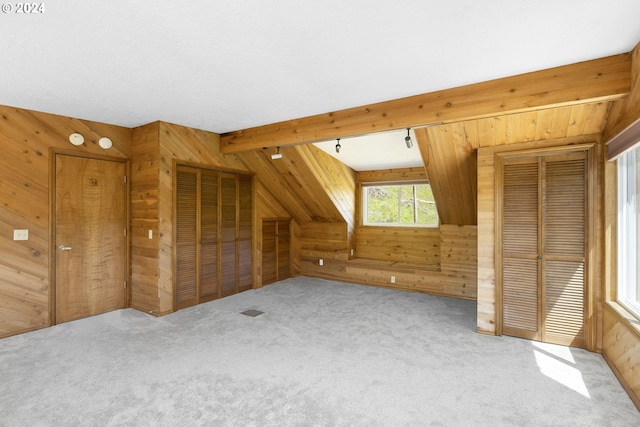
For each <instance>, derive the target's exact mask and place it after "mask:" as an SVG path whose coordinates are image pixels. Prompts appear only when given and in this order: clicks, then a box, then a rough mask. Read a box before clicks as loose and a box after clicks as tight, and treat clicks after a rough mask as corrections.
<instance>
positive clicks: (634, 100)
mask: <svg viewBox="0 0 640 427" xmlns="http://www.w3.org/2000/svg"><path fill="white" fill-rule="evenodd" d="M631 81H632V84H631V93H630V94H629V97H628V99H625V100H623V101H619V102H617V103H615V104H616V105H614V106H613V107H612V109H611V113H610V118H609V121H608V122H607V129H605V131H604V132H603V135H604V138H603V140H604V141H605V142H607V141H608V140H609V139H611V138H612V137H614V136H615V135H616V134H617V133H618V132H620V131H621V130H623V129H624V128H625V127H626V126H628V125H629V124H631V123H633V122H634V121H635V120H637V119H638V118H639V117H640V43H639V44H638V45H637V46H636V47H635V49H634V50H633V51H632V52H631ZM601 161H602V162H603V163H604V164H605V165H604V167H605V171H606V173H605V184H604V185H605V188H606V190H605V191H604V202H603V204H604V206H605V218H606V219H605V226H604V229H605V234H604V235H603V240H604V246H605V248H606V253H605V267H604V269H605V271H604V282H605V289H604V290H603V292H604V298H605V299H606V300H607V302H606V303H605V304H604V310H603V321H602V327H603V331H602V335H603V340H602V341H603V342H602V355H603V356H604V359H605V360H606V361H607V363H608V364H609V366H610V367H611V369H612V370H613V372H614V373H615V374H616V376H617V377H618V379H619V380H620V382H621V383H622V385H623V386H624V388H625V390H626V391H627V393H628V394H629V396H630V397H631V399H632V400H633V402H634V403H635V405H636V406H637V407H638V410H640V369H638V366H640V327H639V326H638V324H639V319H638V318H637V317H636V316H634V315H633V314H631V313H629V312H628V311H627V310H625V309H624V307H622V306H621V305H620V304H618V303H617V302H616V295H617V286H618V279H617V271H616V268H617V267H616V264H617V259H618V256H624V255H623V254H618V251H617V208H616V206H617V183H616V181H617V166H616V164H615V163H610V162H607V161H606V159H604V158H603V159H602V160H601Z"/></svg>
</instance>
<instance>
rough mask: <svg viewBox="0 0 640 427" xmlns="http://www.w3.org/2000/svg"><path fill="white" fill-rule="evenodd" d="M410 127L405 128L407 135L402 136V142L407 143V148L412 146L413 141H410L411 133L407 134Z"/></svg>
mask: <svg viewBox="0 0 640 427" xmlns="http://www.w3.org/2000/svg"><path fill="white" fill-rule="evenodd" d="M410 129H411V128H407V136H405V137H404V143H405V144H407V148H411V147H413V141H411V135H409V130H410Z"/></svg>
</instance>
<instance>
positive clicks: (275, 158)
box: [271, 147, 282, 160]
mask: <svg viewBox="0 0 640 427" xmlns="http://www.w3.org/2000/svg"><path fill="white" fill-rule="evenodd" d="M281 158H282V154H280V147H276V154H272V155H271V160H278V159H281Z"/></svg>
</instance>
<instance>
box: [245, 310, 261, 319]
mask: <svg viewBox="0 0 640 427" xmlns="http://www.w3.org/2000/svg"><path fill="white" fill-rule="evenodd" d="M240 314H244V315H245V316H250V317H256V316H260V315H261V314H264V311H260V310H246V311H243V312H242V313H240Z"/></svg>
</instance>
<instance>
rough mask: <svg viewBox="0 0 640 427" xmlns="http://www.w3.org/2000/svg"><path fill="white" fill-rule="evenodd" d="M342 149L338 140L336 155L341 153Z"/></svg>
mask: <svg viewBox="0 0 640 427" xmlns="http://www.w3.org/2000/svg"><path fill="white" fill-rule="evenodd" d="M341 147H342V145H340V138H338V143H337V144H336V153H339V152H340V148H341Z"/></svg>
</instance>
